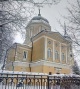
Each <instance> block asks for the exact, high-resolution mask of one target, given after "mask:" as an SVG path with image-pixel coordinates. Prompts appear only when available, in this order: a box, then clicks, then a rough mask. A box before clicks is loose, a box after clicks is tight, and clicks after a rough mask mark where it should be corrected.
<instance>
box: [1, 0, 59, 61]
mask: <svg viewBox="0 0 80 89" xmlns="http://www.w3.org/2000/svg"><path fill="white" fill-rule="evenodd" d="M59 1H60V0H40V1H36V0H0V62H2V61H3V62H4V61H5V58H6V52H7V50H8V48H9V47H10V46H11V45H12V44H13V40H14V36H15V33H16V31H17V32H20V33H22V35H24V34H23V33H24V32H25V29H24V28H25V27H26V25H27V22H28V21H29V19H30V18H31V16H32V15H33V14H34V10H35V6H37V7H42V6H44V5H46V4H47V5H51V4H53V3H54V4H57V3H59Z"/></svg>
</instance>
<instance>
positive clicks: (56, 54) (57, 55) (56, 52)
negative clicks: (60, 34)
mask: <svg viewBox="0 0 80 89" xmlns="http://www.w3.org/2000/svg"><path fill="white" fill-rule="evenodd" d="M58 58H59V54H58V51H55V59H58Z"/></svg>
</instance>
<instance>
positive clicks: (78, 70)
mask: <svg viewBox="0 0 80 89" xmlns="http://www.w3.org/2000/svg"><path fill="white" fill-rule="evenodd" d="M72 70H73V73H74V74H78V75H80V69H79V66H78V64H77V62H76V61H74V65H73V66H72Z"/></svg>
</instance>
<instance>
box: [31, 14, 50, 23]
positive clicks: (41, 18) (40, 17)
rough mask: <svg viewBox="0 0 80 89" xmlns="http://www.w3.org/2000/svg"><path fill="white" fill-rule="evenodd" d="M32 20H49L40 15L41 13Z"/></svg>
mask: <svg viewBox="0 0 80 89" xmlns="http://www.w3.org/2000/svg"><path fill="white" fill-rule="evenodd" d="M33 20H43V21H45V22H47V23H49V21H48V20H47V19H46V18H44V17H42V16H41V15H38V16H35V17H33V18H32V21H33Z"/></svg>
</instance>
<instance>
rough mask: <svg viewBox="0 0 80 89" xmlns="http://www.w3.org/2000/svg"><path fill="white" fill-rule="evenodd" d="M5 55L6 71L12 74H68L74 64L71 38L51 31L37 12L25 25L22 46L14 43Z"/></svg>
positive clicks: (46, 22)
mask: <svg viewBox="0 0 80 89" xmlns="http://www.w3.org/2000/svg"><path fill="white" fill-rule="evenodd" d="M7 55H8V56H7V61H6V65H5V68H6V70H11V71H13V70H14V71H25V72H36V73H47V74H55V73H57V74H70V73H72V65H73V64H74V58H73V53H72V41H71V39H70V38H69V37H68V36H67V34H66V32H65V35H64V36H62V35H61V34H60V33H59V32H52V31H51V27H50V25H49V22H48V20H47V19H45V18H43V17H42V16H41V15H40V13H39V15H38V16H35V17H33V18H32V19H31V21H30V22H29V24H28V25H27V27H26V38H25V42H24V44H19V43H14V44H13V46H12V47H11V48H10V49H9V51H8V53H7Z"/></svg>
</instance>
